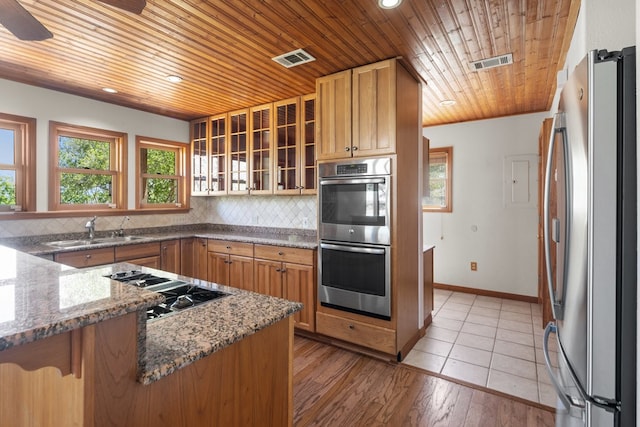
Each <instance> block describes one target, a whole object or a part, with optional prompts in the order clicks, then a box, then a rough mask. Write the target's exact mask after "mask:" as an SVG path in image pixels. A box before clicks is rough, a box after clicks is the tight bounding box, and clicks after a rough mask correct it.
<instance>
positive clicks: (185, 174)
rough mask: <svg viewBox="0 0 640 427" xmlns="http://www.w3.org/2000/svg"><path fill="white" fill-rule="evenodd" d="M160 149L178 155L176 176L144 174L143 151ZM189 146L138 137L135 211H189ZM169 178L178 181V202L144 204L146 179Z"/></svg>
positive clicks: (181, 143) (182, 143)
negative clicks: (142, 165)
mask: <svg viewBox="0 0 640 427" xmlns="http://www.w3.org/2000/svg"><path fill="white" fill-rule="evenodd" d="M143 148H147V149H149V148H150V149H156V150H158V149H160V150H168V151H174V152H175V153H176V175H157V174H142V172H141V167H140V162H141V160H142V149H143ZM189 153H190V151H189V144H188V143H184V142H178V141H169V140H166V139H159V138H151V137H146V136H140V135H136V160H135V162H136V204H135V209H140V210H158V209H165V210H184V209H189V200H190V196H191V191H190V190H191V182H190V173H189V169H190V164H191V162H190V160H191V159H190V158H189ZM150 177H154V178H167V179H176V180H177V181H178V201H177V202H176V203H162V204H159V203H144V202H143V201H142V196H143V194H144V190H143V189H144V180H145V179H146V178H150Z"/></svg>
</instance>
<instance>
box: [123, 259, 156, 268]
mask: <svg viewBox="0 0 640 427" xmlns="http://www.w3.org/2000/svg"><path fill="white" fill-rule="evenodd" d="M127 262H128V263H131V264H135V265H140V266H142V267H149V268H155V269H160V257H159V256H150V257H145V258H136V259H130V260H127Z"/></svg>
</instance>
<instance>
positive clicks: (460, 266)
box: [423, 113, 547, 296]
mask: <svg viewBox="0 0 640 427" xmlns="http://www.w3.org/2000/svg"><path fill="white" fill-rule="evenodd" d="M545 117H547V115H546V114H545V113H537V114H527V115H520V116H511V117H506V118H499V119H491V120H482V121H475V122H465V123H459V124H451V125H443V126H432V127H426V128H424V130H423V134H424V136H426V137H427V138H429V140H430V147H431V148H433V147H442V146H453V212H452V213H431V212H425V213H424V214H423V217H424V228H423V237H424V243H425V244H434V245H435V246H436V249H435V252H434V280H435V282H437V283H444V284H449V285H456V286H466V287H471V288H476V289H484V290H490V291H497V292H507V293H511V294H517V295H527V296H537V295H538V283H537V262H538V261H537V260H538V257H537V223H538V216H537V212H538V211H537V203H535V204H534V206H533V207H530V208H508V207H505V206H504V204H503V161H504V158H505V157H506V156H512V155H522V154H534V155H537V153H538V134H539V131H540V126H541V124H542V121H543V120H544V118H545ZM536 185H537V184H536V183H534V185H533V190H534V193H532V194H531V197H533V198H534V200H537V189H536ZM474 229H475V230H476V231H473V230H474ZM471 261H476V262H477V263H478V270H477V271H475V272H474V271H471V270H470V268H469V263H470V262H471Z"/></svg>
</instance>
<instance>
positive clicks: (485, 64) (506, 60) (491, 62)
mask: <svg viewBox="0 0 640 427" xmlns="http://www.w3.org/2000/svg"><path fill="white" fill-rule="evenodd" d="M508 64H513V55H511V54H510V53H507V54H506V55H500V56H494V57H493V58H486V59H481V60H480V61H475V62H472V63H471V64H469V65H470V67H471V70H472V71H480V70H487V69H489V68H495V67H501V66H503V65H508Z"/></svg>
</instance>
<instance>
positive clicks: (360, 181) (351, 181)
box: [320, 178, 386, 185]
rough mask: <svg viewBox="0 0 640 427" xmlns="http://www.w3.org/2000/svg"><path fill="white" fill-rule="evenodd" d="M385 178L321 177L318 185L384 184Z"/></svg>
mask: <svg viewBox="0 0 640 427" xmlns="http://www.w3.org/2000/svg"><path fill="white" fill-rule="evenodd" d="M385 182H386V178H344V179H333V178H330V179H326V178H325V179H321V180H320V185H336V184H384V183H385Z"/></svg>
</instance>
